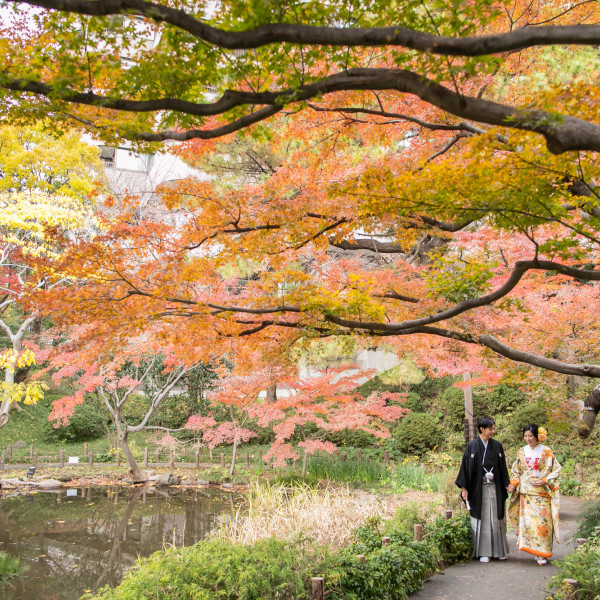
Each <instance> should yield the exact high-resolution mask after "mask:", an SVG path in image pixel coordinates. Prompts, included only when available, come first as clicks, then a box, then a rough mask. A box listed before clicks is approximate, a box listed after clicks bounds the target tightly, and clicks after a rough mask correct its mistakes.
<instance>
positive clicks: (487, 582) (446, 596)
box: [411, 496, 584, 600]
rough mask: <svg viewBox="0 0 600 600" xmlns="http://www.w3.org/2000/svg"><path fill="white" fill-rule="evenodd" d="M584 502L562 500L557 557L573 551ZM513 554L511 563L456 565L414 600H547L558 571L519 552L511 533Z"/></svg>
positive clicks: (439, 575)
mask: <svg viewBox="0 0 600 600" xmlns="http://www.w3.org/2000/svg"><path fill="white" fill-rule="evenodd" d="M583 505H584V501H583V500H581V499H580V498H566V497H564V496H563V497H561V505H560V506H561V508H560V519H561V527H560V536H561V540H562V541H561V543H560V544H556V543H555V544H554V558H562V557H563V556H565V554H569V553H571V552H572V551H573V540H572V539H571V538H572V537H573V534H574V533H575V530H576V528H577V523H576V518H577V515H578V514H579V512H580V511H581V508H582V507H583ZM508 544H509V547H510V552H511V554H510V555H509V558H508V560H505V561H499V560H493V561H491V562H489V563H487V564H482V563H480V562H479V561H475V560H474V561H471V562H469V563H466V564H460V565H454V566H452V567H449V568H448V569H446V571H445V572H444V573H441V574H437V575H435V576H434V577H433V578H431V579H430V580H429V581H426V582H425V584H424V586H423V589H422V590H421V591H420V592H419V593H417V594H414V595H413V596H411V600H464V599H468V598H476V599H477V600H481V599H485V600H519V599H521V598H528V599H530V600H543V599H544V598H545V597H546V595H547V594H546V588H545V585H546V580H547V579H549V578H550V577H551V576H552V575H554V573H555V572H556V571H557V569H556V567H553V566H552V564H548V565H546V566H544V567H539V566H538V565H537V563H536V561H535V558H534V557H533V556H531V555H529V554H526V553H524V552H519V551H518V550H516V536H515V534H514V533H513V532H512V531H509V532H508Z"/></svg>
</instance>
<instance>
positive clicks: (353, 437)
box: [323, 429, 377, 448]
mask: <svg viewBox="0 0 600 600" xmlns="http://www.w3.org/2000/svg"><path fill="white" fill-rule="evenodd" d="M323 441H324V442H331V443H332V444H335V445H336V446H339V447H351V448H371V447H373V446H374V445H375V443H376V442H377V438H376V437H375V436H374V435H373V434H372V433H368V432H366V431H361V430H359V429H342V430H341V431H325V432H324V434H323Z"/></svg>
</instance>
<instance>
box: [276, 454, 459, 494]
mask: <svg viewBox="0 0 600 600" xmlns="http://www.w3.org/2000/svg"><path fill="white" fill-rule="evenodd" d="M447 478H448V475H447V473H445V472H444V471H437V472H435V473H429V472H427V471H425V470H424V469H423V468H421V466H420V465H417V464H414V463H407V464H397V465H390V464H387V465H386V464H385V463H384V462H383V461H379V460H367V459H361V460H346V461H341V460H339V459H336V458H333V457H329V456H314V457H311V458H310V459H309V461H308V464H307V469H306V478H305V479H306V482H308V483H314V482H317V481H320V480H327V481H336V482H340V483H350V484H353V485H382V486H386V487H389V488H391V489H392V490H393V491H398V492H400V491H403V490H407V489H411V490H425V491H431V492H440V491H443V490H444V486H445V484H446V479H447ZM277 481H279V482H291V481H301V478H299V477H298V476H296V475H294V474H292V473H288V474H287V475H285V476H280V477H278V479H277Z"/></svg>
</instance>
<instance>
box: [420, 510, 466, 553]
mask: <svg viewBox="0 0 600 600" xmlns="http://www.w3.org/2000/svg"><path fill="white" fill-rule="evenodd" d="M427 533H428V535H429V540H428V541H429V543H430V544H432V545H433V546H434V548H435V554H436V556H437V557H438V561H439V562H440V563H441V564H442V565H447V564H453V563H456V562H462V561H465V560H469V559H470V558H471V557H472V556H473V537H472V534H471V519H470V516H469V513H468V512H466V511H462V512H460V513H459V514H458V515H455V516H453V517H452V518H451V519H446V518H445V517H442V516H440V517H438V518H437V519H436V520H435V521H434V522H433V523H432V524H431V525H430V526H429V527H427Z"/></svg>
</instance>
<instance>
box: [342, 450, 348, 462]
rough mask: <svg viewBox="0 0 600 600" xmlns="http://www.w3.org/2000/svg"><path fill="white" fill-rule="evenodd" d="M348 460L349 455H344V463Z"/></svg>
mask: <svg viewBox="0 0 600 600" xmlns="http://www.w3.org/2000/svg"><path fill="white" fill-rule="evenodd" d="M347 460H348V455H347V454H346V453H345V452H344V454H342V461H343V462H346V461H347Z"/></svg>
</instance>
